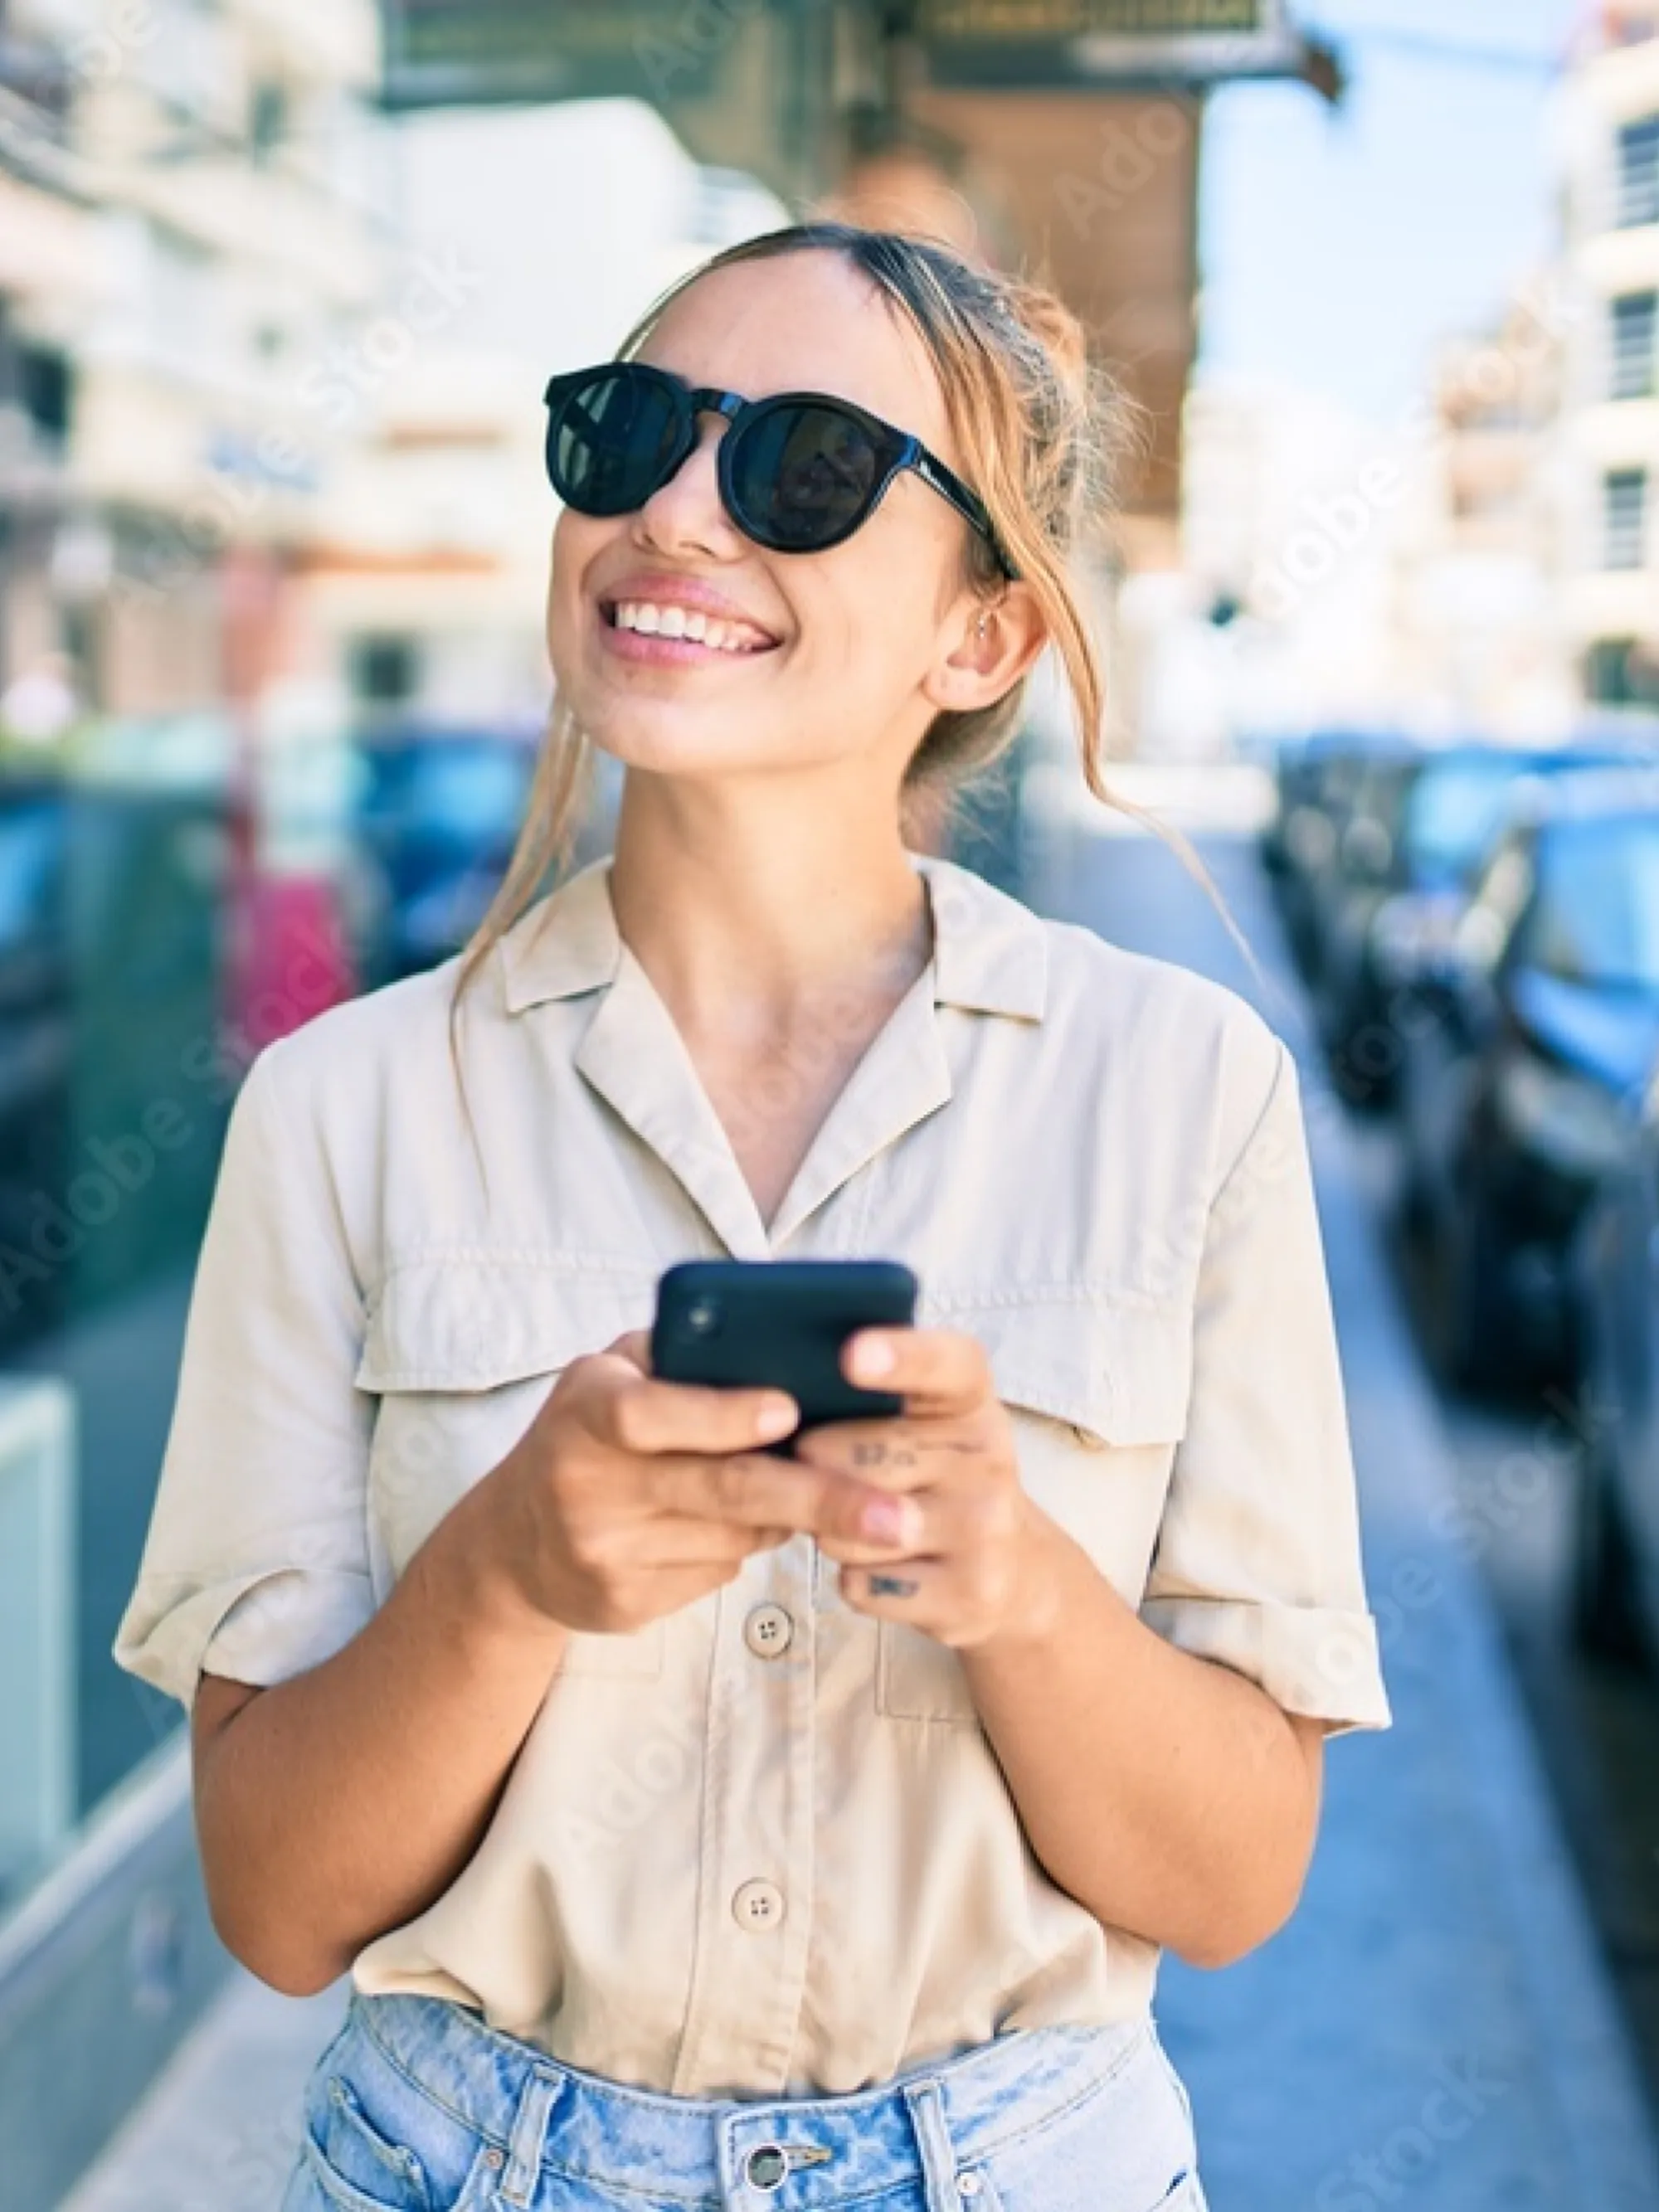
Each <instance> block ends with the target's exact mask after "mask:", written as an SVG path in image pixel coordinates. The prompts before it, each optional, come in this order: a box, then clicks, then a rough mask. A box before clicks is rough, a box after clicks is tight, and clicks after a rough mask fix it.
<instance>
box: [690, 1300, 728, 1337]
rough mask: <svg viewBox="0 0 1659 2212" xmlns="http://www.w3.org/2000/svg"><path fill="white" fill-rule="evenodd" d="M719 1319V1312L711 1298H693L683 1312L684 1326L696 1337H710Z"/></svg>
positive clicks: (718, 1324) (718, 1323)
mask: <svg viewBox="0 0 1659 2212" xmlns="http://www.w3.org/2000/svg"><path fill="white" fill-rule="evenodd" d="M685 1325H686V1327H687V1328H689V1329H690V1331H691V1332H692V1334H694V1335H696V1336H712V1335H713V1334H714V1331H715V1330H716V1329H717V1328H719V1327H720V1307H719V1306H718V1305H717V1304H715V1302H714V1299H713V1298H694V1299H693V1300H692V1302H691V1304H690V1305H689V1306H687V1308H686V1310H685Z"/></svg>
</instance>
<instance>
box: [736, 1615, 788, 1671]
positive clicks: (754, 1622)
mask: <svg viewBox="0 0 1659 2212" xmlns="http://www.w3.org/2000/svg"><path fill="white" fill-rule="evenodd" d="M794 1633H795V1624H794V1622H793V1620H792V1619H791V1618H790V1616H789V1614H788V1613H786V1612H785V1611H784V1609H783V1607H781V1605H757V1607H755V1609H754V1611H753V1612H752V1613H750V1616H749V1618H748V1620H745V1621H744V1624H743V1640H744V1643H745V1644H747V1645H748V1646H749V1649H750V1650H751V1651H752V1652H753V1653H754V1654H755V1656H756V1657H757V1658H758V1659H775V1658H776V1657H777V1656H778V1654H779V1653H780V1652H781V1651H787V1650H788V1649H789V1644H790V1640H791V1638H793V1635H794Z"/></svg>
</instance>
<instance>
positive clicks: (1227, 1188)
mask: <svg viewBox="0 0 1659 2212" xmlns="http://www.w3.org/2000/svg"><path fill="white" fill-rule="evenodd" d="M1274 1042H1275V1044H1276V1046H1277V1061H1276V1066H1275V1069H1274V1073H1273V1078H1272V1084H1271V1088H1270V1090H1269V1092H1268V1096H1267V1103H1266V1104H1265V1106H1264V1107H1263V1108H1262V1109H1261V1114H1260V1116H1259V1119H1258V1120H1257V1121H1256V1123H1255V1127H1254V1128H1253V1130H1252V1131H1251V1133H1250V1135H1249V1139H1247V1141H1246V1143H1245V1145H1244V1147H1243V1151H1242V1152H1240V1154H1239V1155H1238V1157H1237V1160H1236V1161H1235V1163H1234V1164H1233V1166H1232V1168H1231V1171H1230V1172H1229V1173H1228V1175H1227V1176H1226V1179H1225V1182H1224V1183H1223V1185H1222V1188H1220V1190H1219V1192H1218V1194H1217V1196H1216V1199H1215V1200H1214V1203H1213V1205H1212V1207H1211V1209H1210V1213H1209V1218H1208V1221H1207V1223H1206V1230H1205V1238H1204V1246H1203V1251H1202V1255H1201V1258H1200V1266H1199V1275H1198V1282H1197V1289H1196V1297H1195V1305H1194V1323H1193V1329H1194V1334H1193V1379H1192V1389H1191V1395H1190V1399H1189V1402H1188V1419H1187V1427H1186V1432H1185V1434H1184V1436H1183V1437H1182V1440H1181V1442H1180V1443H1179V1444H1178V1445H1177V1446H1176V1457H1175V1462H1174V1467H1173V1470H1172V1473H1171V1476H1170V1492H1169V1496H1168V1499H1167V1501H1166V1504H1165V1508H1164V1519H1163V1522H1162V1523H1161V1526H1160V1528H1159V1532H1158V1546H1157V1550H1156V1553H1155V1555H1154V1558H1153V1560H1152V1571H1151V1575H1150V1577H1149V1580H1148V1583H1147V1586H1146V1597H1145V1599H1144V1601H1143V1603H1142V1606H1141V1617H1142V1618H1143V1620H1146V1623H1147V1625H1148V1626H1150V1627H1152V1628H1154V1629H1156V1630H1157V1631H1158V1632H1159V1633H1160V1634H1161V1635H1164V1636H1165V1637H1167V1638H1169V1639H1170V1642H1171V1643H1173V1644H1177V1645H1178V1646H1179V1647H1180V1648H1181V1649H1182V1650H1186V1651H1190V1652H1193V1653H1194V1654H1195V1655H1196V1656H1200V1657H1202V1658H1206V1659H1212V1660H1217V1661H1219V1662H1222V1663H1223V1664H1224V1665H1226V1666H1229V1667H1231V1668H1236V1669H1237V1671H1238V1672H1239V1673H1241V1674H1246V1675H1248V1676H1249V1678H1250V1679H1251V1680H1253V1681H1255V1682H1257V1683H1259V1684H1260V1685H1261V1687H1262V1688H1263V1689H1264V1690H1265V1691H1266V1692H1267V1694H1268V1695H1269V1696H1270V1697H1271V1698H1273V1699H1274V1700H1275V1701H1276V1702H1277V1703H1278V1704H1279V1705H1281V1706H1282V1707H1284V1708H1285V1711H1289V1712H1295V1713H1305V1714H1308V1715H1310V1716H1312V1717H1316V1718H1319V1719H1322V1720H1324V1721H1327V1722H1328V1723H1330V1726H1329V1729H1328V1733H1329V1734H1333V1735H1334V1734H1339V1733H1341V1732H1343V1731H1345V1730H1346V1729H1381V1728H1387V1727H1388V1726H1389V1724H1390V1720H1391V1715H1390V1712H1389V1700H1388V1694H1387V1692H1386V1689H1385V1687H1384V1685H1383V1674H1382V1667H1381V1662H1380V1657H1379V1653H1378V1647H1377V1638H1376V1621H1375V1620H1374V1618H1373V1616H1372V1615H1371V1613H1370V1611H1369V1609H1368V1607H1367V1603H1366V1596H1365V1587H1364V1570H1363V1566H1362V1563H1361V1555H1360V1541H1359V1522H1358V1498H1357V1491H1356V1483H1355V1477H1354V1468H1353V1461H1352V1447H1351V1444H1350V1441H1349V1435H1348V1422H1347V1412H1346V1400H1345V1395H1344V1389H1343V1383H1342V1374H1341V1368H1340V1362H1339V1357H1338V1352H1337V1340H1336V1328H1335V1321H1334V1315H1333V1312H1332V1309H1331V1297H1330V1289H1329V1284H1328V1279H1327V1275H1326V1270H1325V1260H1324V1249H1323V1244H1322V1237H1321V1233H1320V1227H1319V1218H1318V1213H1317V1211H1316V1203H1315V1198H1314V1186H1313V1174H1312V1168H1311V1164H1310V1159H1309V1154H1308V1144H1307V1135H1306V1131H1305V1128H1304V1121H1303V1114H1302V1104H1301V1095H1300V1088H1299V1083H1298V1079H1297V1068H1296V1063H1295V1061H1294V1060H1293V1059H1292V1058H1291V1054H1290V1052H1289V1051H1288V1049H1287V1048H1286V1047H1285V1043H1284V1041H1283V1040H1282V1039H1279V1038H1276V1039H1275V1040H1274Z"/></svg>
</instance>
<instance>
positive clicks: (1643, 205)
mask: <svg viewBox="0 0 1659 2212" xmlns="http://www.w3.org/2000/svg"><path fill="white" fill-rule="evenodd" d="M1619 222H1620V228H1621V229H1629V228H1632V227H1633V226H1635V225H1636V224H1638V223H1647V222H1659V115H1644V117H1643V118H1642V119H1641V121H1640V122H1639V123H1627V124H1626V125H1625V127H1624V129H1623V130H1622V131H1620V133H1619Z"/></svg>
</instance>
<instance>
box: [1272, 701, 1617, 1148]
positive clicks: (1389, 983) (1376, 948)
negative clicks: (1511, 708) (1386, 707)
mask: <svg viewBox="0 0 1659 2212" xmlns="http://www.w3.org/2000/svg"><path fill="white" fill-rule="evenodd" d="M1632 759H1634V760H1638V761H1646V760H1647V756H1645V755H1643V754H1631V753H1627V752H1626V751H1625V750H1622V749H1614V748H1611V747H1608V746H1607V745H1606V744H1603V745H1601V746H1599V747H1590V746H1588V745H1573V746H1570V747H1565V748H1550V749H1542V748H1540V747H1537V746H1522V745H1510V744H1492V743H1487V742H1484V741H1480V742H1460V743H1456V744H1444V745H1440V746H1435V747H1432V748H1425V749H1424V750H1422V751H1420V752H1417V753H1414V754H1408V755H1406V756H1404V757H1386V756H1383V757H1376V758H1374V759H1372V760H1370V761H1368V762H1367V763H1366V764H1365V767H1364V770H1363V771H1362V773H1361V775H1360V778H1359V781H1358V785H1357V787H1356V789H1355V792H1354V795H1353V798H1352V802H1351V805H1350V808H1349V817H1348V823H1347V828H1346V832H1345V835H1344V839H1343V845H1344V851H1345V856H1346V857H1345V861H1344V866H1343V867H1342V869H1341V872H1340V874H1339V876H1338V877H1337V878H1335V879H1334V881H1333V883H1332V884H1330V885H1329V887H1328V890H1327V892H1326V895H1325V900H1324V908H1325V910H1324V915H1323V918H1322V923H1321V928H1320V939H1321V947H1322V950H1321V954H1320V959H1319V965H1318V971H1317V975H1316V981H1315V982H1314V986H1313V1002H1314V1010H1315V1016H1316V1021H1317V1024H1318V1027H1319V1030H1320V1034H1321V1036H1322V1040H1323V1042H1324V1044H1325V1048H1326V1050H1327V1053H1328V1056H1329V1060H1330V1064H1331V1072H1332V1077H1333V1080H1334V1084H1335V1086H1336V1088H1337V1090H1338V1091H1339V1092H1340V1094H1341V1096H1342V1097H1345V1098H1346V1099H1347V1100H1348V1101H1349V1102H1350V1103H1352V1104H1354V1105H1361V1106H1386V1105H1388V1104H1390V1103H1392V1102H1393V1100H1394V1098H1395V1095H1396V1079H1397V1077H1398V1074H1399V1071H1400V1063H1401V1056H1402V1048H1401V1038H1400V1036H1399V1034H1398V1028H1397V1024H1396V1023H1395V1019H1394V1012H1395V1009H1394V999H1395V985H1396V984H1397V982H1398V981H1399V980H1400V974H1401V963H1400V962H1399V960H1398V957H1397V954H1398V952H1399V951H1400V949H1401V947H1402V946H1405V947H1407V948H1409V946H1410V945H1412V944H1413V942H1415V941H1420V940H1421V939H1422V938H1423V936H1424V935H1425V933H1432V931H1433V930H1434V929H1435V928H1437V927H1438V928H1441V929H1444V928H1445V927H1447V926H1449V923H1450V922H1452V921H1455V916H1456V915H1457V914H1458V913H1460V912H1461V911H1462V908H1463V906H1464V905H1465V903H1466V902H1467V901H1468V895H1469V890H1470V887H1471V885H1472V884H1473V882H1474V876H1475V873H1476V872H1477V870H1478V868H1479V866H1480V862H1481V861H1482V860H1483V859H1484V858H1485V856H1486V854H1487V853H1488V852H1489V851H1490V850H1491V848H1492V842H1493V840H1494V838H1495V837H1496V836H1497V834H1498V829H1499V828H1500V827H1501V825H1502V823H1503V821H1504V817H1505V814H1506V812H1507V811H1508V810H1509V807H1510V802H1511V799H1513V797H1514V795H1515V793H1516V787H1517V786H1518V785H1520V784H1521V783H1522V781H1524V780H1526V779H1528V778H1534V777H1541V776H1550V775H1559V774H1563V773H1565V772H1566V771H1568V770H1570V769H1571V770H1577V769H1581V768H1588V767H1591V766H1599V767H1610V766H1614V765H1620V764H1624V763H1626V762H1627V761H1630V760H1632ZM1649 764H1652V763H1649Z"/></svg>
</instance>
